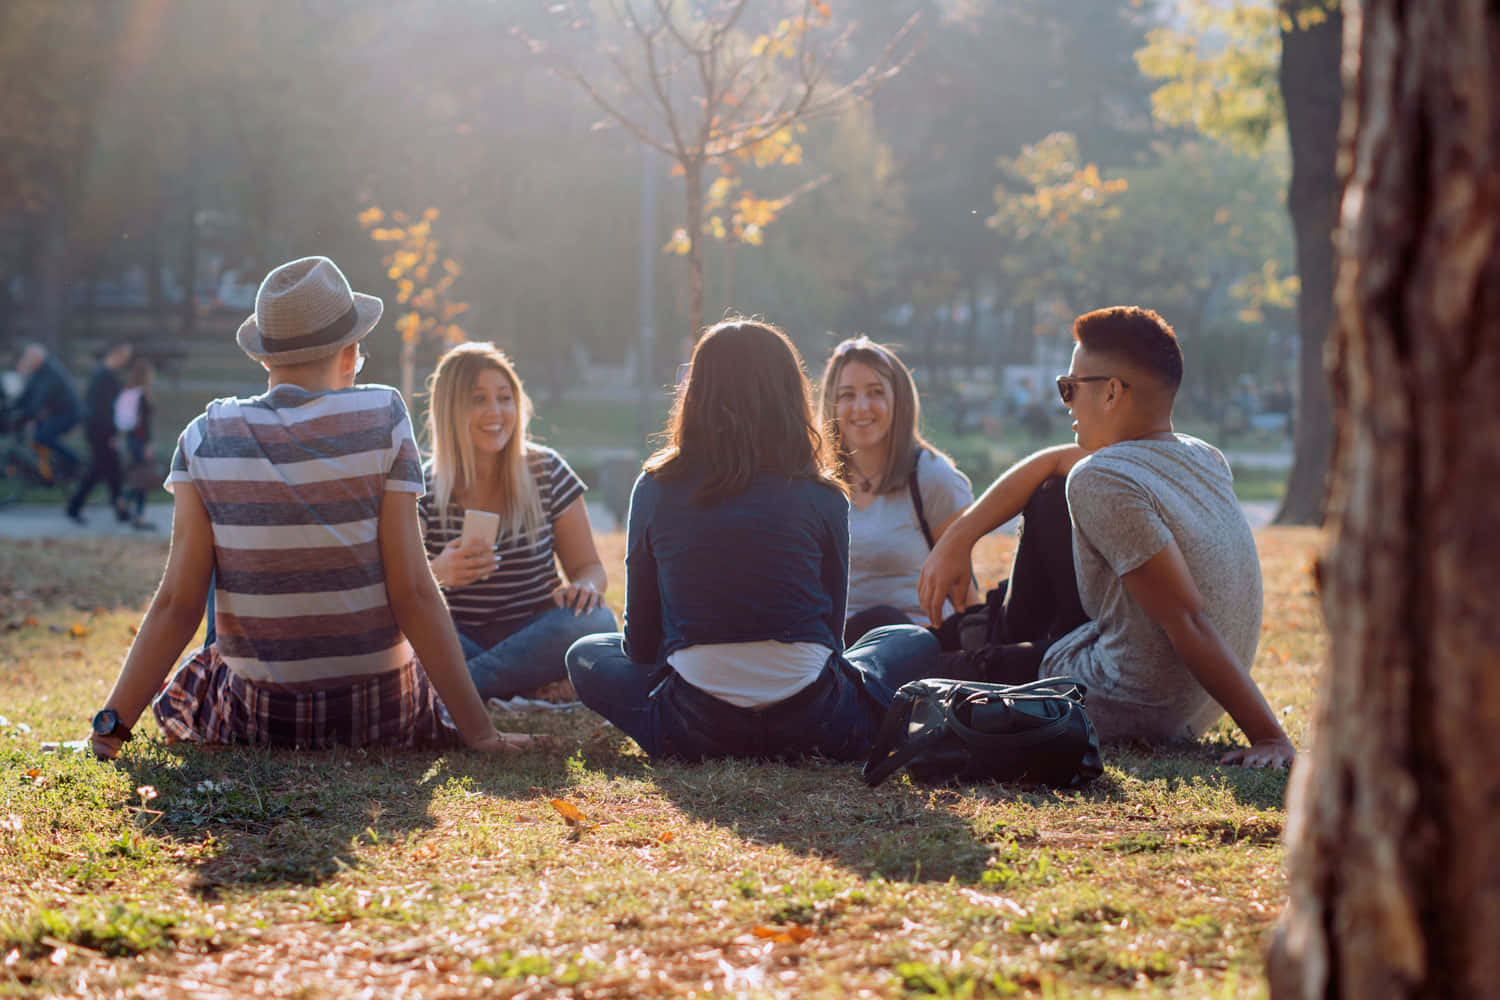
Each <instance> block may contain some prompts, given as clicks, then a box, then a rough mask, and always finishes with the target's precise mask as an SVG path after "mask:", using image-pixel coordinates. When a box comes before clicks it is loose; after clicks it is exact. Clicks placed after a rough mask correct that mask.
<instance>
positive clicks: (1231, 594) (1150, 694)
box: [918, 306, 1296, 767]
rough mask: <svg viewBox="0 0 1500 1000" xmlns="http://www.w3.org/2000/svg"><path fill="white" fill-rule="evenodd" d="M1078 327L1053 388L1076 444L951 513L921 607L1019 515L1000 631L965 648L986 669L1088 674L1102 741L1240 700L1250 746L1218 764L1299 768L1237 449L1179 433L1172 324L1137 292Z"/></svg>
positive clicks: (1016, 679)
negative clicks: (1236, 485)
mask: <svg viewBox="0 0 1500 1000" xmlns="http://www.w3.org/2000/svg"><path fill="white" fill-rule="evenodd" d="M1073 335H1074V339H1075V340H1076V341H1077V343H1076V344H1075V346H1074V349H1073V361H1072V365H1071V367H1070V368H1069V370H1068V373H1067V374H1066V375H1062V376H1059V377H1058V380H1057V390H1058V394H1059V396H1060V397H1061V399H1062V402H1063V404H1064V405H1065V406H1067V407H1068V409H1069V411H1070V412H1071V413H1072V416H1073V421H1074V422H1073V430H1074V433H1075V435H1076V442H1077V443H1076V444H1072V445H1062V446H1059V447H1054V448H1047V449H1044V450H1042V451H1039V452H1037V453H1035V454H1033V455H1031V456H1029V457H1027V458H1024V459H1022V460H1021V461H1019V462H1017V463H1016V464H1015V465H1013V466H1012V467H1011V468H1010V469H1008V470H1007V471H1006V472H1005V473H1004V474H1002V475H1001V476H1000V478H999V479H997V480H996V481H995V482H994V484H993V485H991V486H990V488H989V489H988V490H986V491H985V493H984V495H983V496H981V497H980V498H979V499H978V500H976V501H975V502H974V503H973V504H971V505H970V506H969V507H968V508H967V509H966V510H965V511H964V512H963V513H962V514H961V515H960V516H959V517H958V518H957V519H956V520H955V521H954V522H953V523H952V524H951V525H950V526H949V528H948V530H947V531H946V532H944V534H943V536H942V537H941V538H940V539H938V542H937V545H935V546H934V548H933V550H932V553H931V555H930V556H929V557H928V559H927V562H926V563H925V564H924V566H923V568H922V576H921V580H920V582H919V584H918V594H919V596H920V598H921V600H922V606H923V607H924V608H925V609H926V610H927V612H928V615H929V616H931V617H933V620H934V622H936V621H938V620H939V616H940V615H941V608H942V604H943V601H944V600H945V599H948V598H951V599H954V600H962V594H963V592H964V588H965V587H966V586H967V584H968V581H969V578H970V573H971V561H970V557H971V553H972V550H973V546H974V543H975V542H977V541H978V540H979V538H981V537H982V536H983V535H985V534H986V533H988V532H990V531H992V530H994V529H995V528H997V527H999V526H1000V525H1002V524H1004V523H1005V522H1007V521H1009V520H1010V519H1011V518H1013V517H1015V516H1016V515H1018V514H1020V515H1022V530H1021V540H1020V543H1019V545H1018V547H1017V551H1016V556H1015V563H1014V565H1013V567H1012V573H1011V577H1010V580H1009V582H1008V586H1007V588H1006V593H1005V599H1004V601H1003V603H1002V604H1001V605H1000V606H999V608H998V609H996V611H995V612H993V614H994V616H995V620H994V621H993V622H992V630H991V645H988V646H986V647H985V649H983V650H981V651H979V652H978V653H976V654H972V655H969V654H965V655H966V657H967V658H966V660H965V661H964V662H965V664H966V665H967V667H968V670H969V672H970V673H971V674H972V675H975V676H978V677H979V678H980V679H984V680H991V681H996V682H999V683H1008V684H1015V683H1022V682H1024V681H1027V680H1034V679H1036V678H1037V677H1039V676H1040V677H1056V676H1064V675H1067V676H1074V677H1078V678H1080V679H1081V680H1083V681H1084V683H1085V684H1086V685H1087V686H1088V702H1087V703H1088V710H1089V715H1090V717H1091V718H1092V719H1093V720H1094V723H1095V725H1096V726H1097V727H1098V729H1099V735H1100V737H1101V738H1102V739H1105V740H1127V739H1140V740H1145V741H1147V742H1157V743H1159V742H1170V741H1174V740H1181V739H1189V740H1191V739H1197V738H1198V737H1200V736H1202V735H1203V733H1204V732H1205V731H1207V730H1208V729H1209V728H1210V727H1211V726H1212V725H1213V723H1214V722H1215V721H1216V720H1217V719H1218V717H1219V715H1220V714H1221V713H1222V712H1225V711H1227V712H1228V713H1229V715H1230V717H1231V718H1233V719H1234V721H1235V722H1236V723H1237V724H1238V725H1239V727H1240V729H1241V731H1242V732H1244V734H1245V736H1246V738H1247V739H1248V740H1249V742H1250V746H1249V748H1245V749H1239V750H1233V751H1230V752H1229V753H1227V754H1225V755H1224V756H1223V758H1222V759H1221V761H1222V763H1225V764H1247V765H1252V766H1273V767H1277V766H1286V765H1289V764H1290V763H1291V762H1292V760H1293V758H1294V757H1295V756H1296V750H1295V749H1294V748H1293V746H1292V743H1291V741H1290V739H1288V738H1287V735H1286V733H1285V732H1284V731H1283V730H1282V728H1281V726H1280V724H1279V723H1278V722H1277V720H1276V716H1275V714H1274V713H1273V712H1272V711H1271V709H1270V706H1269V705H1267V704H1266V700H1265V698H1264V696H1263V695H1262V694H1261V692H1260V689H1259V687H1258V686H1257V685H1256V684H1255V682H1254V680H1252V679H1251V677H1250V664H1251V662H1252V661H1253V660H1254V657H1255V647H1256V643H1257V641H1258V640H1259V636H1260V619H1261V580H1260V560H1259V557H1258V556H1257V554H1256V551H1255V541H1254V538H1253V536H1252V534H1251V531H1250V526H1249V524H1248V523H1247V522H1246V521H1245V516H1244V514H1243V512H1242V511H1241V510H1240V506H1239V502H1238V500H1236V498H1235V495H1234V490H1233V480H1232V477H1231V475H1230V470H1229V464H1228V462H1226V461H1225V459H1224V456H1223V455H1222V454H1220V452H1219V451H1218V450H1217V449H1215V448H1213V447H1212V446H1210V445H1208V444H1206V443H1204V442H1203V441H1200V440H1198V439H1197V438H1194V437H1190V436H1189V435H1186V434H1177V433H1175V432H1173V430H1172V406H1173V401H1174V399H1175V396H1176V394H1177V389H1178V387H1179V385H1180V384H1181V381H1182V350H1181V347H1180V346H1179V345H1178V343H1177V338H1176V335H1175V334H1174V333H1173V331H1172V328H1171V327H1170V326H1169V325H1168V324H1167V322H1166V321H1165V320H1163V319H1162V318H1161V317H1160V316H1158V315H1157V314H1156V313H1154V312H1151V311H1150V310H1147V309H1139V308H1135V307H1125V306H1122V307H1115V308H1110V309H1100V310H1096V311H1094V312H1091V313H1087V314H1085V315H1083V316H1080V317H1078V319H1076V320H1075V321H1074V323H1073ZM1064 494H1065V497H1064Z"/></svg>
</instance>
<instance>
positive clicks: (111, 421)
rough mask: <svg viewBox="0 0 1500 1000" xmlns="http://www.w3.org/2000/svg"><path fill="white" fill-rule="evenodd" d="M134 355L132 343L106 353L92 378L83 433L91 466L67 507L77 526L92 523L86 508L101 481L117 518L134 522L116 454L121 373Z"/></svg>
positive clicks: (117, 453) (114, 347)
mask: <svg viewBox="0 0 1500 1000" xmlns="http://www.w3.org/2000/svg"><path fill="white" fill-rule="evenodd" d="M134 355H135V349H134V348H132V347H131V346H130V345H129V344H115V345H114V346H113V347H110V348H109V349H108V350H106V351H105V352H104V354H103V356H102V357H101V359H100V362H99V365H98V367H96V368H95V369H94V374H93V375H92V376H90V377H89V387H88V391H87V392H86V393H85V395H84V416H83V434H84V437H85V438H87V439H88V443H89V467H88V469H87V470H85V472H84V474H83V480H82V481H81V482H80V483H79V484H78V492H76V493H74V494H73V499H71V500H69V501H68V508H67V514H68V517H69V519H71V520H72V521H74V522H75V523H77V524H87V523H88V522H87V521H85V520H84V517H83V505H84V504H85V503H87V502H88V499H89V494H90V493H92V492H94V487H95V486H97V485H99V483H100V482H103V483H104V484H105V486H107V487H108V488H109V502H110V503H111V504H113V505H114V508H115V517H116V518H117V519H119V520H120V521H129V520H130V512H129V511H128V510H126V509H125V499H124V497H122V496H121V491H122V488H123V483H122V479H121V470H120V454H119V452H117V451H115V399H116V397H118V396H119V395H120V389H121V385H120V373H121V372H123V371H124V370H125V366H126V365H128V364H130V359H131V358H132V357H133V356H134Z"/></svg>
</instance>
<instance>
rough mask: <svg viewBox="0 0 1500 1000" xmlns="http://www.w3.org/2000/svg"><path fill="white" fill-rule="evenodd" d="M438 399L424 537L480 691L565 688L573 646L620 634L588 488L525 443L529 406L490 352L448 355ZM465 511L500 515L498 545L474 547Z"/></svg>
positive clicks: (548, 453) (516, 381) (502, 360)
mask: <svg viewBox="0 0 1500 1000" xmlns="http://www.w3.org/2000/svg"><path fill="white" fill-rule="evenodd" d="M430 390H431V391H430V403H431V405H430V407H429V409H428V413H427V441H428V445H429V447H430V448H431V449H432V457H431V460H430V461H429V462H428V465H427V468H426V470H425V471H426V485H427V495H426V496H425V497H423V498H422V501H421V504H420V512H421V515H422V530H423V537H424V540H425V542H426V545H427V555H428V558H429V559H430V560H431V565H432V573H433V575H434V576H435V577H437V581H438V584H439V585H440V586H441V587H442V588H443V590H444V591H445V592H446V594H447V597H448V608H449V610H450V612H451V614H452V615H453V622H454V624H455V625H456V626H457V627H458V634H459V640H460V642H461V643H462V645H463V649H464V656H465V657H466V659H467V660H468V665H469V673H470V674H471V675H472V676H473V678H474V685H475V686H476V687H477V688H478V689H479V693H480V694H481V695H482V696H483V697H485V698H509V697H511V696H513V695H516V694H520V693H523V692H529V691H532V690H534V689H536V688H538V687H541V686H543V685H546V684H549V683H551V682H554V681H560V680H563V679H565V678H566V677H567V671H566V669H565V668H564V665H563V654H564V653H565V652H566V651H567V649H568V646H570V645H571V644H572V643H573V641H574V640H576V639H578V638H579V637H581V636H584V635H589V634H590V633H594V632H603V631H609V630H611V629H613V628H614V627H615V617H614V615H613V614H612V613H611V612H610V610H609V608H607V607H606V606H605V605H604V590H605V586H606V582H607V581H606V578H605V573H604V566H603V564H602V563H601V562H600V560H599V552H598V550H597V548H596V547H595V545H594V535H593V531H592V529H591V528H590V527H589V519H588V511H587V510H586V509H585V507H584V503H583V491H584V488H585V487H584V484H583V482H582V480H580V479H579V478H578V476H577V474H576V473H574V472H573V470H572V469H571V468H569V467H568V463H567V462H565V461H563V459H562V456H560V455H558V454H557V452H555V451H553V450H552V449H550V448H545V447H543V446H541V445H539V444H536V443H535V442H533V441H531V440H529V439H528V436H527V431H528V426H529V425H530V423H531V415H532V407H531V400H530V399H529V398H528V397H527V395H526V390H525V389H524V387H523V386H522V384H521V380H520V378H519V377H518V376H517V375H516V372H515V369H514V368H513V367H512V366H511V363H510V360H509V359H508V358H506V356H505V355H504V354H503V353H502V352H501V351H499V350H498V349H497V348H496V347H495V346H494V345H493V344H487V343H473V344H461V345H459V346H458V347H455V348H453V349H452V350H450V351H448V352H447V353H446V354H444V355H443V357H442V358H441V359H440V360H439V361H438V366H437V370H436V371H435V372H434V373H433V375H432V378H431V380H430ZM466 510H481V511H488V512H490V513H492V514H496V515H499V518H500V526H499V531H498V535H497V537H496V538H494V539H485V540H475V539H471V540H470V541H469V542H467V543H465V542H464V541H463V540H462V537H461V535H462V531H463V523H464V512H465V511H466ZM559 562H560V563H561V564H562V576H561V577H559V576H558V572H557V563H559Z"/></svg>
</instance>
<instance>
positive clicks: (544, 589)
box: [417, 444, 587, 632]
mask: <svg viewBox="0 0 1500 1000" xmlns="http://www.w3.org/2000/svg"><path fill="white" fill-rule="evenodd" d="M526 457H527V460H528V461H529V463H530V466H531V475H532V476H533V477H534V478H535V479H536V484H537V489H538V491H539V492H540V494H541V499H542V515H543V516H544V517H545V518H546V522H545V523H544V524H543V525H542V526H541V528H540V530H539V531H538V532H537V534H536V535H535V536H532V535H528V534H524V533H523V534H521V535H513V534H507V533H502V534H501V535H500V539H499V542H498V544H497V546H496V552H497V554H498V555H499V556H500V566H499V568H498V569H496V570H495V572H493V573H491V574H490V575H489V576H487V577H484V578H483V579H481V580H476V581H475V582H474V583H471V584H469V585H468V586H467V587H458V588H454V589H450V590H448V591H447V595H448V608H449V610H450V611H451V612H452V613H453V621H454V623H455V624H456V625H458V627H459V628H460V629H462V630H463V631H465V632H482V631H485V630H488V629H492V628H495V627H496V626H504V625H507V624H512V623H517V622H520V621H523V620H525V619H527V618H530V617H531V616H532V615H534V614H535V613H536V609H537V607H538V605H542V604H545V603H546V602H547V601H548V600H550V599H551V596H552V591H553V590H555V589H556V588H557V586H558V584H559V583H561V582H562V581H561V580H560V579H559V577H558V575H557V567H556V560H555V558H554V552H553V533H552V525H553V523H554V522H555V521H556V520H557V519H558V517H560V516H561V515H562V512H563V511H565V510H567V509H568V507H569V506H570V505H571V504H572V503H573V501H574V500H577V499H578V498H579V497H581V496H583V492H584V490H585V489H587V487H585V486H584V484H583V480H581V479H579V478H578V474H577V473H576V472H574V471H573V470H572V469H571V468H569V466H568V463H567V462H565V461H563V458H562V456H561V455H559V454H558V453H557V452H555V451H553V450H552V449H551V448H546V447H543V446H541V445H538V444H530V445H527V456H526ZM423 471H424V473H425V476H426V480H427V495H426V496H424V497H422V499H421V501H420V503H419V504H418V506H417V509H418V511H419V513H420V514H421V516H422V538H423V540H424V541H425V542H426V545H427V558H428V559H435V558H436V557H437V556H438V555H439V554H440V553H441V552H442V551H443V547H444V546H446V545H447V544H448V543H449V542H451V541H452V540H453V539H455V538H457V537H458V536H459V534H460V533H461V532H462V531H463V523H464V509H463V507H462V506H461V505H460V504H456V503H450V504H448V516H447V517H446V518H440V517H438V516H437V510H436V507H435V500H434V498H433V496H432V488H433V482H432V465H431V463H430V462H429V463H428V465H427V467H426V468H425V469H424V470H423Z"/></svg>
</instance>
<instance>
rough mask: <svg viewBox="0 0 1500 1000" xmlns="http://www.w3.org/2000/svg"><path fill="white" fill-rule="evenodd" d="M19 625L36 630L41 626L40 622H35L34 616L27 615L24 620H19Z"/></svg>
mask: <svg viewBox="0 0 1500 1000" xmlns="http://www.w3.org/2000/svg"><path fill="white" fill-rule="evenodd" d="M21 624H22V625H25V626H28V627H29V628H36V627H37V626H38V625H40V624H41V622H39V621H37V620H36V615H27V616H26V617H25V618H22V619H21Z"/></svg>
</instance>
